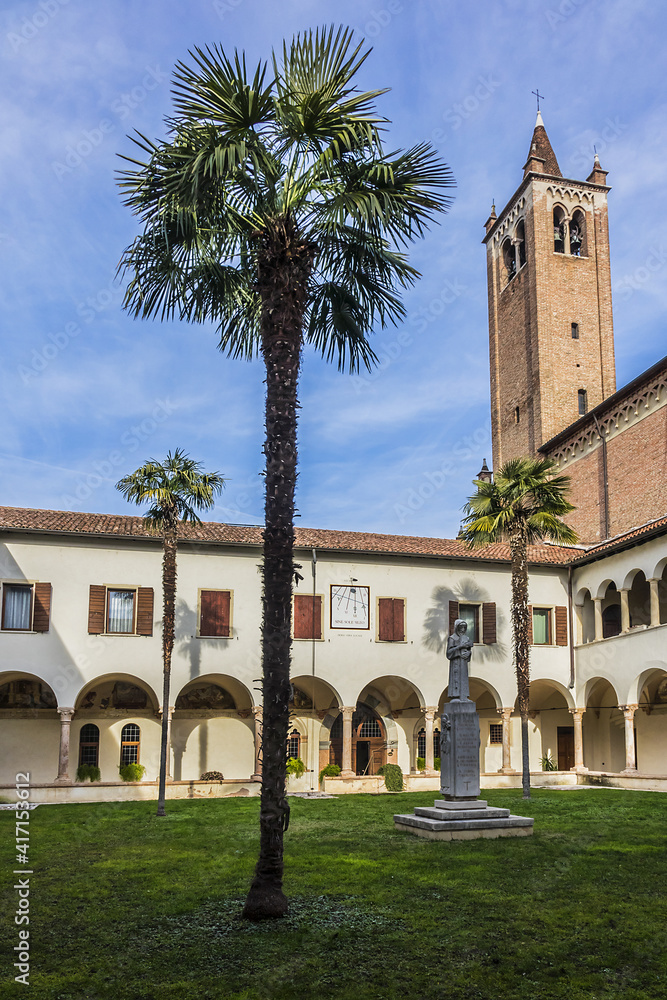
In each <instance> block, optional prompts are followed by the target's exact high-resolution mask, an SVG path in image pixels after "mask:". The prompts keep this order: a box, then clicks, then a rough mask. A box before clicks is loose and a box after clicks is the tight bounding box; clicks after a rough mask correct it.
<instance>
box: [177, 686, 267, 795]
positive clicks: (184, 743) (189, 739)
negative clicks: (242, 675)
mask: <svg viewBox="0 0 667 1000" xmlns="http://www.w3.org/2000/svg"><path fill="white" fill-rule="evenodd" d="M173 704H174V711H173V714H172V719H171V749H172V753H173V769H172V771H171V774H172V776H173V778H174V779H175V780H176V781H192V780H198V779H200V778H201V776H202V775H203V774H207V773H208V772H211V771H214V772H217V773H218V774H222V775H223V777H224V778H241V779H243V780H248V778H249V777H250V776H251V775H252V774H253V773H254V772H255V770H256V761H255V748H256V743H257V740H256V733H255V728H256V714H255V713H254V712H253V704H252V696H251V694H250V692H249V691H248V689H247V688H246V687H245V685H244V684H242V683H241V682H240V681H238V680H237V679H236V678H234V677H230V676H229V675H227V674H205V675H204V676H202V677H197V678H195V679H194V680H190V681H188V683H187V684H185V685H184V686H183V687H182V688H181V690H180V691H179V692H178V693H177V694H176V696H175V698H174V702H173Z"/></svg>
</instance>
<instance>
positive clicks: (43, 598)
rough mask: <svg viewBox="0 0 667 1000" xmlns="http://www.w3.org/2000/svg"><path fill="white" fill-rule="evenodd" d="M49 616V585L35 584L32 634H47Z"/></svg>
mask: <svg viewBox="0 0 667 1000" xmlns="http://www.w3.org/2000/svg"><path fill="white" fill-rule="evenodd" d="M50 616H51V584H50V583H36V584H35V604H34V612H33V616H32V630H33V632H48V631H49V618H50Z"/></svg>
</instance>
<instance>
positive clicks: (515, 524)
mask: <svg viewBox="0 0 667 1000" xmlns="http://www.w3.org/2000/svg"><path fill="white" fill-rule="evenodd" d="M556 468H557V465H556V463H555V462H554V461H553V460H552V459H550V458H513V459H511V460H510V461H509V462H505V464H504V465H503V466H501V468H500V469H499V471H498V472H497V473H496V475H495V476H494V478H493V481H492V482H484V481H482V480H479V479H477V480H475V486H476V487H477V492H476V493H475V495H474V496H471V497H469V498H468V502H467V504H466V505H465V507H464V511H465V517H464V520H463V529H462V532H461V536H460V537H461V538H463V539H464V540H465V541H467V542H468V543H469V544H470V545H471V546H473V547H480V546H484V545H488V544H489V543H490V542H498V541H508V542H509V546H510V553H511V557H512V604H511V620H512V644H513V650H514V666H515V669H516V679H517V692H518V700H519V713H520V715H521V761H522V772H523V779H522V784H523V797H524V798H527V799H528V798H530V764H529V760H528V708H529V698H530V645H529V641H528V640H529V626H530V622H529V609H528V545H529V544H531V543H533V544H534V543H536V542H542V541H545V540H549V541H552V542H559V543H560V544H562V545H571V544H573V543H574V542H576V541H577V535H576V533H575V532H574V531H573V529H572V528H570V526H569V525H567V524H565V522H564V521H563V520H562V517H563V516H564V515H565V514H569V513H570V511H573V510H574V507H573V506H572V504H571V503H569V501H568V500H567V499H566V494H567V492H568V489H569V486H570V477H569V476H556V475H554V473H555V471H556Z"/></svg>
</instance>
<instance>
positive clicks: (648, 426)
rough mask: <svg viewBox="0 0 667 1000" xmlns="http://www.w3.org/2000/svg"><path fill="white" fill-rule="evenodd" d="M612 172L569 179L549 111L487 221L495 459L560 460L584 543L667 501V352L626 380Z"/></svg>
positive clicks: (652, 513)
mask: <svg viewBox="0 0 667 1000" xmlns="http://www.w3.org/2000/svg"><path fill="white" fill-rule="evenodd" d="M606 181H607V172H606V171H605V170H603V169H602V168H601V166H600V163H599V160H598V157H597V156H596V157H595V161H594V164H593V169H592V170H591V173H590V174H589V176H588V177H587V178H586V180H585V181H577V180H571V179H568V178H564V177H563V175H562V173H561V171H560V168H559V166H558V161H557V159H556V156H555V154H554V152H553V149H552V147H551V143H550V142H549V138H548V136H547V133H546V130H545V128H544V123H543V121H542V116H541V115H540V113H539V112H538V117H537V123H536V125H535V130H534V133H533V138H532V141H531V144H530V151H529V154H528V159H527V161H526V164H525V166H524V175H523V180H522V182H521V184H520V185H519V187H518V189H517V190H516V191H515V193H514V194H513V195H512V197H511V198H510V200H509V201H508V202H507V204H506V206H505V207H504V208H503V209H502V211H501V212H500V213H499V214H498V215H496V211H495V207H494V208H493V209H492V211H491V215H490V216H489V218H488V220H487V222H486V235H485V238H484V242H485V243H486V247H487V271H488V296H489V350H490V362H491V415H492V428H493V459H494V466H495V467H496V468H498V467H499V466H500V465H501V464H502V463H503V462H506V461H507V460H508V459H510V458H514V457H517V456H519V455H528V454H531V455H536V456H537V455H542V456H547V457H549V458H553V459H555V460H556V461H557V462H558V465H559V467H560V469H561V471H563V472H566V473H567V474H568V475H569V476H570V477H571V479H572V500H573V502H574V503H575V504H576V505H577V510H576V511H575V512H574V513H573V514H572V516H571V519H570V520H571V523H572V526H573V527H574V528H575V530H576V531H577V532H578V534H579V537H580V540H581V541H582V542H583V543H588V544H591V543H595V542H600V541H604V540H605V539H608V538H613V537H615V536H616V535H620V534H622V533H623V532H626V531H628V530H630V529H631V528H633V527H635V526H637V525H640V524H644V523H646V522H648V521H651V520H653V519H655V518H657V517H660V516H661V515H663V514H664V513H665V511H667V477H666V476H665V468H666V467H667V358H663V359H662V360H661V361H659V362H658V363H657V364H655V365H653V366H652V367H651V368H650V369H648V371H646V372H643V373H642V374H641V375H639V376H638V377H637V378H635V379H633V380H632V382H630V383H629V384H628V385H626V386H624V387H623V388H621V389H619V390H617V388H616V375H615V366H614V331H613V319H612V303H611V273H610V253H609V226H608V219H607V196H608V193H609V191H610V188H609V186H608V185H607V183H606Z"/></svg>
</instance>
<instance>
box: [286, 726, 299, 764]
mask: <svg viewBox="0 0 667 1000" xmlns="http://www.w3.org/2000/svg"><path fill="white" fill-rule="evenodd" d="M300 756H301V734H300V733H299V731H298V729H293V730H292V732H291V733H290V734H289V736H288V737H287V758H288V760H289V759H290V758H291V757H294V758H296V757H300Z"/></svg>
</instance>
